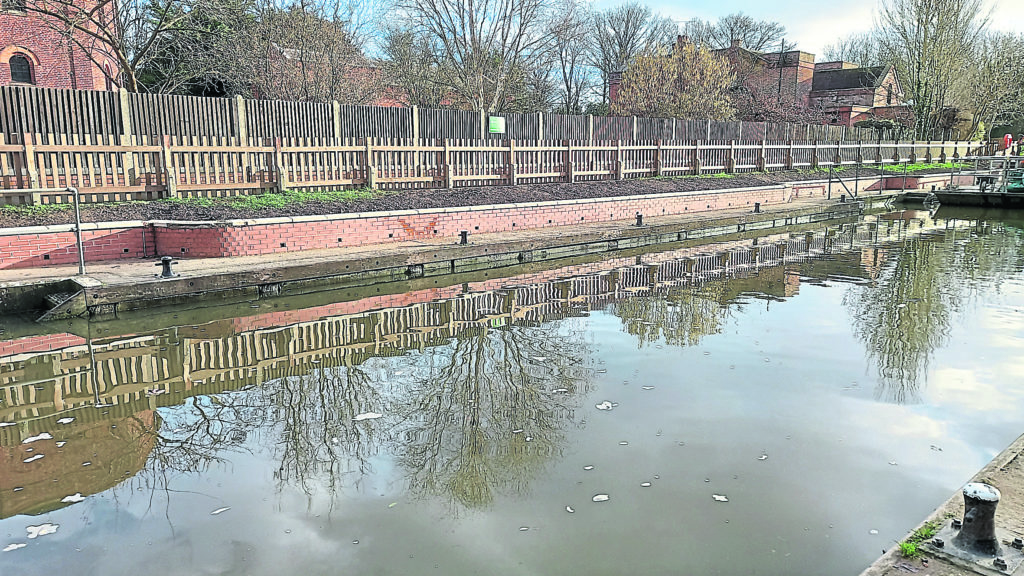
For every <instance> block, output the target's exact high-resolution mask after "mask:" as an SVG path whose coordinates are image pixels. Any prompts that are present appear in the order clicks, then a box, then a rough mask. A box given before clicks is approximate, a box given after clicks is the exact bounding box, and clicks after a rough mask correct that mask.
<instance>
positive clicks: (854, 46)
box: [824, 31, 889, 66]
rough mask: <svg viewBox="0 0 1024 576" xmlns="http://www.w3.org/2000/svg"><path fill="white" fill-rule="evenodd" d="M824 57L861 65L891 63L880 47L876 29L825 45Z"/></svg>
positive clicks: (828, 59)
mask: <svg viewBox="0 0 1024 576" xmlns="http://www.w3.org/2000/svg"><path fill="white" fill-rule="evenodd" d="M824 57H825V60H826V61H838V60H841V61H844V62H853V63H855V64H860V65H861V66H882V65H885V64H888V63H889V60H888V58H887V57H886V55H885V54H883V53H882V51H881V49H880V46H879V41H878V38H876V37H875V32H874V31H871V32H865V33H863V34H851V35H850V36H846V37H845V38H840V39H839V40H838V41H837V42H836V43H835V44H829V45H828V46H825V53H824Z"/></svg>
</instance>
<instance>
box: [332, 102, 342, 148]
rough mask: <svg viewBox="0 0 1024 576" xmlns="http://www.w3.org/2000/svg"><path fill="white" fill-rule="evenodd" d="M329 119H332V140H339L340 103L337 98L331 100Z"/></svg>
mask: <svg viewBox="0 0 1024 576" xmlns="http://www.w3.org/2000/svg"><path fill="white" fill-rule="evenodd" d="M331 119H332V120H334V130H332V132H333V133H334V140H335V142H340V141H341V103H340V102H338V101H337V100H331Z"/></svg>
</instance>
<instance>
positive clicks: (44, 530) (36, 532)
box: [25, 523, 60, 540]
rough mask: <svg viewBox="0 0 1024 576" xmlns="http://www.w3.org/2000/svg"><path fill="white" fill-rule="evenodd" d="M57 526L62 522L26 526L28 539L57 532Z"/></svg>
mask: <svg viewBox="0 0 1024 576" xmlns="http://www.w3.org/2000/svg"><path fill="white" fill-rule="evenodd" d="M57 528H60V524H49V523H47V524H40V525H38V526H25V530H27V531H28V539H29V540H32V539H35V538H38V537H40V536H46V535H47V534H56V533H57Z"/></svg>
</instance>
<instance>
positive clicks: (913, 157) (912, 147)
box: [910, 140, 917, 164]
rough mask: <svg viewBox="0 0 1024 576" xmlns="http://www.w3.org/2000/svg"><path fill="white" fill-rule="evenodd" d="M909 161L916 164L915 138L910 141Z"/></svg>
mask: <svg viewBox="0 0 1024 576" xmlns="http://www.w3.org/2000/svg"><path fill="white" fill-rule="evenodd" d="M910 163H911V164H917V140H911V141H910Z"/></svg>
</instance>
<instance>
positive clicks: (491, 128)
mask: <svg viewBox="0 0 1024 576" xmlns="http://www.w3.org/2000/svg"><path fill="white" fill-rule="evenodd" d="M487 131H488V132H490V133H491V134H504V133H505V117H504V116H488V117H487Z"/></svg>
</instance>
